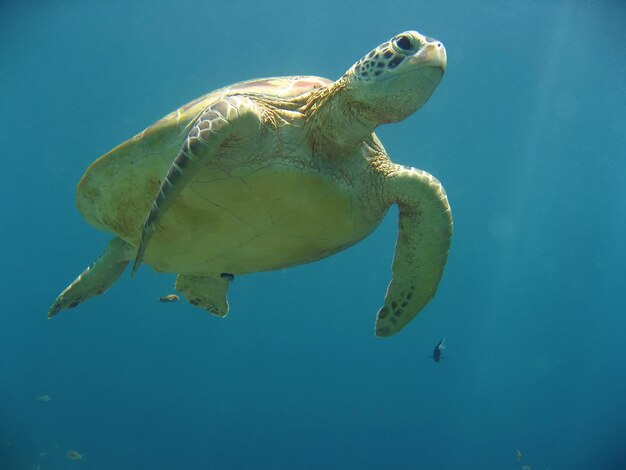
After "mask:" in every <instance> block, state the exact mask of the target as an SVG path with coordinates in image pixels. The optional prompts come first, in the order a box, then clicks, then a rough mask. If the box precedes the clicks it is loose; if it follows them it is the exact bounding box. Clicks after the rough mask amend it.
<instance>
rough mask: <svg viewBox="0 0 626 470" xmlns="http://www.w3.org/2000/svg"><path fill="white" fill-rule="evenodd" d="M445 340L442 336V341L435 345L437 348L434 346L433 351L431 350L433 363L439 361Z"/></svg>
mask: <svg viewBox="0 0 626 470" xmlns="http://www.w3.org/2000/svg"><path fill="white" fill-rule="evenodd" d="M445 340H446V337H445V336H444V337H443V339H442V340H441V341H439V342H438V343H437V346H435V349H434V350H433V359H434V360H435V362H439V361H441V352H442V351H443V350H444V349H446V347H445V345H444V344H443V343H444V341H445Z"/></svg>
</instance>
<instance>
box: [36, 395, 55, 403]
mask: <svg viewBox="0 0 626 470" xmlns="http://www.w3.org/2000/svg"><path fill="white" fill-rule="evenodd" d="M37 401H46V402H48V401H52V397H51V396H50V395H37Z"/></svg>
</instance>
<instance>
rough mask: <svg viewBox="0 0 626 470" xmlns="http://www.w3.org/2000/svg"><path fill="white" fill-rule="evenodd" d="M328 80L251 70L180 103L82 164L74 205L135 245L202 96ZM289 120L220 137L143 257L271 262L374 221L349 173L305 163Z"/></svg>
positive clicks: (216, 264)
mask: <svg viewBox="0 0 626 470" xmlns="http://www.w3.org/2000/svg"><path fill="white" fill-rule="evenodd" d="M330 83H332V82H331V81H330V80H327V79H324V78H320V77H309V76H302V77H278V78H267V79H258V80H251V81H247V82H241V83H238V84H235V85H233V86H230V87H227V88H222V89H220V90H217V91H214V92H212V93H209V94H207V95H205V96H202V97H200V98H198V99H196V100H194V101H192V102H190V103H188V104H186V105H185V106H183V107H181V108H180V109H178V110H176V111H174V112H172V113H170V114H168V115H167V116H165V117H164V118H163V119H161V120H159V121H157V122H156V123H154V124H153V125H151V126H150V127H148V128H147V129H146V130H144V131H143V132H141V133H140V134H137V135H136V136H135V137H133V138H131V139H129V140H128V141H126V142H124V143H123V144H121V145H119V146H118V147H116V148H114V149H113V150H111V151H110V152H109V153H107V154H105V155H104V156H102V157H101V158H99V159H98V160H96V161H95V162H94V163H93V164H92V165H91V166H90V167H89V168H88V169H87V171H86V172H85V174H84V176H83V178H82V179H81V181H80V183H79V185H78V192H77V205H78V208H79V210H80V212H81V213H82V215H83V217H84V218H85V219H86V220H87V221H88V222H89V223H90V224H91V225H93V226H95V227H97V228H100V229H103V230H107V231H109V232H112V233H114V234H116V235H117V236H119V237H121V238H122V239H124V240H125V241H127V242H128V243H130V244H132V245H134V246H137V243H138V239H139V236H140V233H141V228H142V225H143V222H144V220H145V218H146V216H147V214H148V212H149V209H150V205H151V203H152V201H153V199H154V197H155V195H156V192H157V191H158V189H159V186H160V184H161V181H162V179H163V178H164V176H165V174H166V173H167V171H168V168H169V167H170V165H171V164H172V161H173V160H174V158H175V157H176V156H177V154H178V152H179V151H180V149H181V147H182V145H183V143H184V141H185V139H186V137H187V133H188V131H189V129H190V127H191V126H192V125H193V123H194V122H195V121H196V119H197V118H198V117H199V116H200V114H202V112H203V111H204V110H205V109H206V108H207V107H208V106H210V105H211V104H213V103H215V102H217V101H218V100H220V99H222V98H223V97H225V96H227V95H233V94H245V95H248V96H250V97H252V98H253V99H259V100H263V101H273V102H275V103H280V102H281V101H283V102H292V103H293V102H294V101H298V100H299V99H301V97H302V96H305V95H306V94H308V93H309V92H311V91H313V90H315V89H317V88H320V87H323V86H326V85H328V84H330ZM280 112H281V110H280V109H278V114H279V115H280ZM280 116H281V119H282V115H280ZM286 119H292V118H286ZM297 121H298V118H297V117H296V118H293V119H292V121H291V122H289V124H290V125H287V126H282V129H278V127H280V126H279V125H274V128H273V129H271V130H272V131H274V132H263V130H262V131H261V132H260V133H259V135H257V136H253V137H249V136H234V138H233V139H231V140H230V141H229V142H227V143H226V144H225V146H224V151H223V152H220V154H219V155H218V156H217V158H216V159H215V160H216V163H215V164H209V165H207V166H206V167H205V168H204V169H203V170H202V171H201V172H200V174H199V175H197V176H196V177H195V178H194V180H192V182H191V183H190V184H189V185H188V186H187V187H186V188H185V189H184V190H183V191H182V192H181V193H180V194H179V195H178V196H177V197H176V199H175V200H174V202H173V204H172V206H171V207H170V209H169V210H168V211H167V213H166V214H165V215H164V217H163V218H162V220H161V221H160V222H159V224H158V227H157V230H156V231H155V233H154V235H153V237H152V238H151V241H150V245H149V247H148V249H147V251H146V253H145V255H144V262H146V263H147V264H150V265H151V266H152V267H153V268H154V269H156V270H158V271H163V272H174V273H181V272H182V273H188V274H214V273H221V272H227V273H232V274H241V273H246V272H255V271H264V270H272V269H278V268H282V267H286V266H291V265H296V264H302V263H306V262H310V261H314V260H316V259H320V258H323V257H326V256H329V255H330V254H333V253H335V252H337V251H340V250H342V249H344V248H346V247H347V246H349V245H352V244H354V243H356V242H358V241H359V240H361V239H362V238H364V237H365V236H366V235H368V234H369V233H370V232H371V231H372V230H374V228H375V227H376V226H377V225H378V223H379V222H380V219H381V218H382V215H383V214H382V213H381V214H380V217H374V218H371V217H366V216H365V214H364V211H365V208H364V207H362V206H363V202H362V201H363V200H364V197H363V194H359V193H358V191H355V188H354V186H353V185H351V184H350V181H349V178H348V179H345V180H343V181H342V180H341V178H339V179H338V178H337V177H336V176H332V177H329V174H328V173H327V172H326V171H325V170H324V169H320V168H313V166H312V165H311V164H310V163H311V152H310V149H309V148H308V146H307V145H306V144H305V139H304V138H303V135H304V134H303V131H302V129H301V127H300V126H299V123H298V122H297ZM300 121H301V120H300Z"/></svg>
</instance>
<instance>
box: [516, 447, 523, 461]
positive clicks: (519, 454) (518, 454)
mask: <svg viewBox="0 0 626 470" xmlns="http://www.w3.org/2000/svg"><path fill="white" fill-rule="evenodd" d="M515 458H516V459H517V461H518V462H519V461H520V459H521V458H522V452H521V451H520V450H519V449H517V450H516V451H515Z"/></svg>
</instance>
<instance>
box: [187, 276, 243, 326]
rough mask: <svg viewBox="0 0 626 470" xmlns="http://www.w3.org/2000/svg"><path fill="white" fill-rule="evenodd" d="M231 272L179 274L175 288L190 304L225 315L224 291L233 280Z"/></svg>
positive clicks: (226, 307)
mask: <svg viewBox="0 0 626 470" xmlns="http://www.w3.org/2000/svg"><path fill="white" fill-rule="evenodd" d="M233 279H234V277H233V276H232V274H226V273H222V274H221V275H220V276H191V275H187V274H179V275H178V276H177V277H176V286H175V289H176V290H177V291H178V292H180V293H181V294H183V297H185V299H187V302H189V303H190V304H191V305H195V306H196V307H200V308H203V309H205V310H208V311H209V312H210V313H212V314H213V315H217V316H218V317H225V316H226V314H227V313H228V301H227V300H226V293H227V291H228V286H230V283H231V282H232V281H233Z"/></svg>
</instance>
